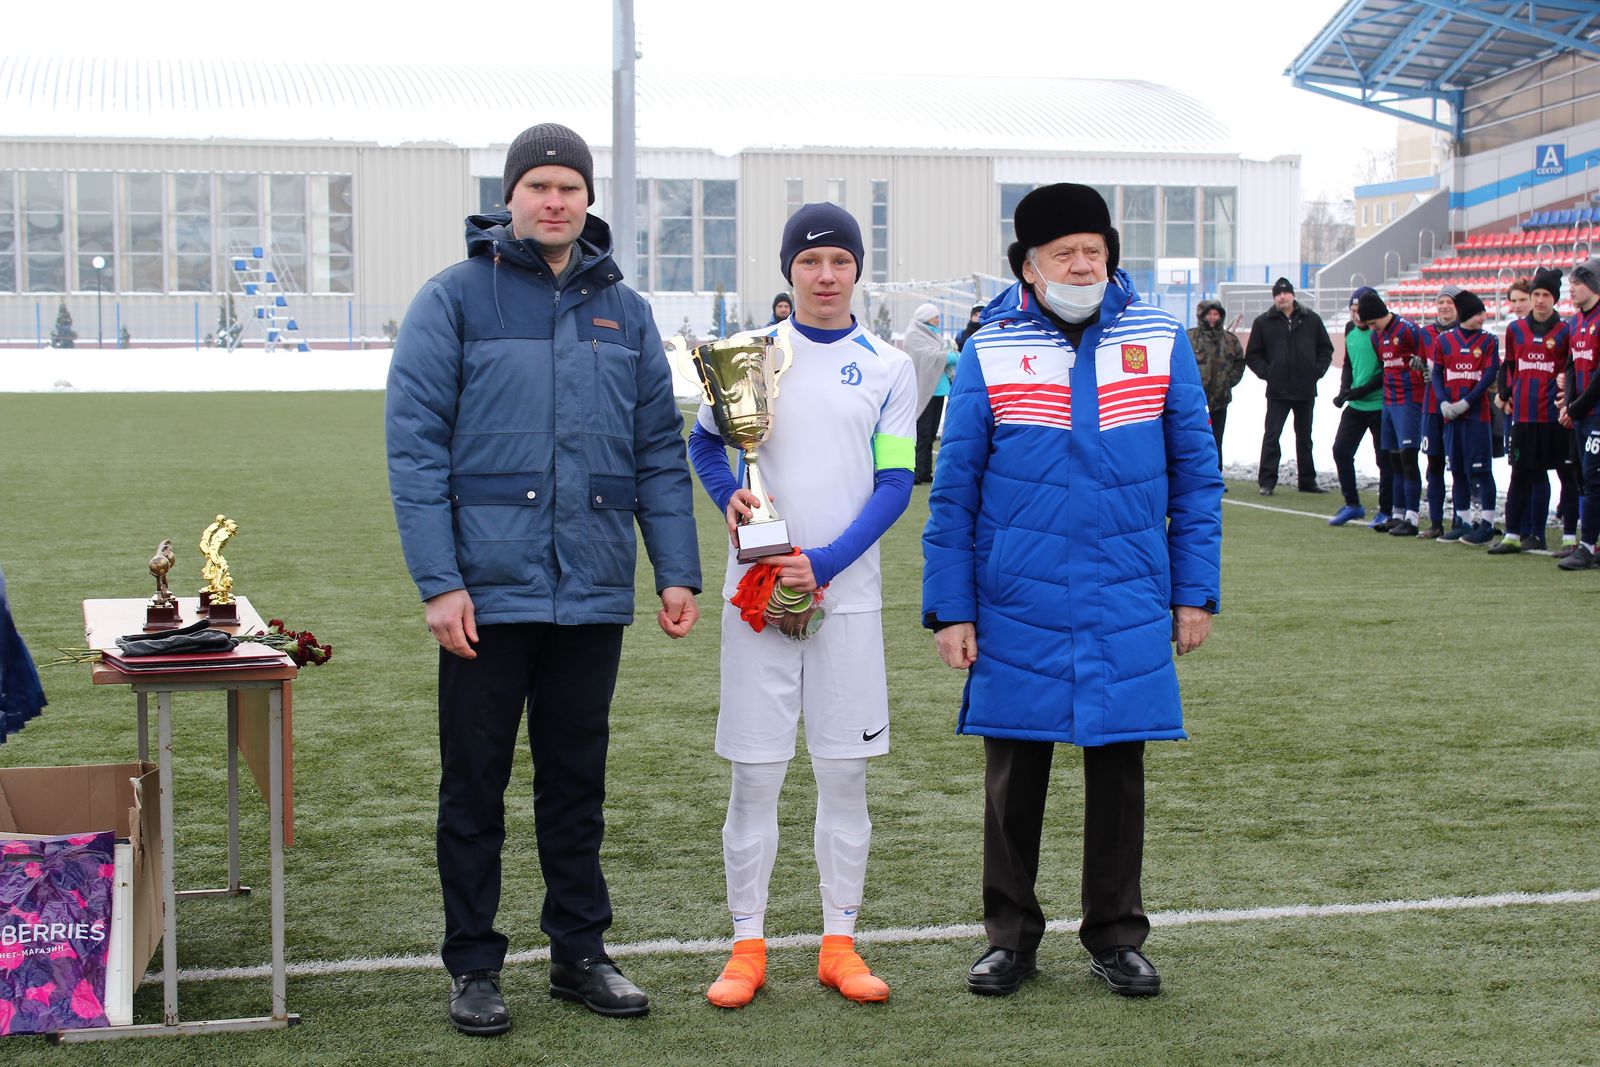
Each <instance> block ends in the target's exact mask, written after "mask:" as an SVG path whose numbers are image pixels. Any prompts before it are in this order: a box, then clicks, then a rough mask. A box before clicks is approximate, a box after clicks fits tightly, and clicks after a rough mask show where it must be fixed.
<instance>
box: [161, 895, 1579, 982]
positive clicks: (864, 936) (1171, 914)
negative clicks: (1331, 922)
mask: <svg viewBox="0 0 1600 1067" xmlns="http://www.w3.org/2000/svg"><path fill="white" fill-rule="evenodd" d="M1594 903H1600V889H1581V890H1579V889H1569V890H1563V891H1561V892H1556V893H1496V894H1493V895H1491V896H1479V897H1429V898H1428V899H1426V900H1375V901H1369V902H1366V903H1358V904H1294V905H1289V906H1287V907H1276V908H1216V909H1210V910H1205V911H1165V912H1157V913H1156V914H1154V915H1151V916H1150V925H1151V926H1161V927H1172V926H1200V925H1203V924H1207V923H1242V922H1268V921H1271V920H1273V919H1321V918H1337V917H1341V916H1345V915H1390V914H1394V913H1396V912H1404V911H1466V910H1475V909H1482V908H1508V907H1516V906H1518V905H1532V904H1544V905H1550V904H1594ZM1045 928H1046V929H1047V930H1049V931H1050V932H1052V933H1071V932H1072V931H1074V930H1076V929H1077V928H1078V920H1077V919H1055V920H1052V921H1051V922H1050V923H1048V924H1046V927H1045ZM983 936H984V935H983V926H982V925H981V924H978V923H961V924H955V925H950V926H901V927H895V928H890V929H885V930H862V931H860V932H859V933H857V934H856V940H857V941H860V942H862V943H864V944H876V945H888V944H907V943H911V942H921V941H965V940H971V939H974V938H981V937H983ZM730 944H731V939H729V938H725V937H720V938H702V939H700V940H697V941H679V940H678V939H677V938H663V939H660V940H655V941H635V942H632V943H630V944H626V945H612V946H610V947H609V951H610V953H611V955H612V956H616V957H622V956H705V955H713V954H720V953H723V952H726V951H728V946H729V945H730ZM821 944H822V937H821V935H819V934H789V935H787V936H784V937H769V938H767V946H768V947H769V948H817V947H819V946H820V945H821ZM549 958H550V950H549V949H547V948H535V949H528V950H526V951H524V952H514V953H512V954H511V955H509V956H507V957H506V963H508V964H518V963H540V962H543V961H546V960H548V959H549ZM443 966H444V965H443V964H442V963H441V962H440V961H439V957H438V955H437V954H432V953H430V954H429V955H426V956H365V957H356V958H353V959H345V960H307V961H306V962H304V963H291V964H289V967H288V973H289V975H290V977H293V978H311V977H317V976H320V975H329V974H360V973H371V972H374V971H433V970H441V969H443ZM271 975H272V968H271V967H270V966H269V965H267V964H261V965H259V966H255V967H218V968H205V967H196V968H190V969H188V970H181V971H179V972H178V980H179V981H182V982H223V981H234V980H238V979H259V978H268V977H270V976H271ZM144 980H145V981H146V982H151V983H154V982H159V981H160V980H161V974H160V972H159V971H151V972H150V973H149V974H147V975H145V978H144Z"/></svg>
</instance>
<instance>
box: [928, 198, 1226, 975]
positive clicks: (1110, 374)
mask: <svg viewBox="0 0 1600 1067" xmlns="http://www.w3.org/2000/svg"><path fill="white" fill-rule="evenodd" d="M1015 225H1016V233H1017V241H1016V243H1015V244H1013V245H1012V246H1011V249H1010V259H1011V266H1012V270H1013V272H1014V273H1015V274H1016V276H1017V278H1018V282H1017V284H1015V285H1013V286H1011V287H1010V288H1009V289H1007V290H1006V291H1005V292H1004V293H1002V294H1001V295H1000V296H998V297H996V298H995V299H994V300H993V301H992V302H991V303H990V304H989V306H988V309H987V310H986V311H985V312H984V317H983V322H984V325H983V327H982V328H981V329H980V330H979V331H978V332H977V333H975V334H973V335H972V337H971V338H970V339H969V340H968V341H967V343H966V346H965V348H964V350H963V351H962V354H961V361H960V364H959V366H958V368H957V371H956V381H955V387H954V388H953V389H952V390H951V393H950V400H949V405H948V408H947V411H946V414H945V426H944V440H943V445H942V448H941V452H940V457H939V465H938V469H937V472H936V473H935V475H934V482H933V488H932V491H931V493H930V494H929V516H928V525H927V528H926V530H925V531H924V533H923V555H924V560H925V563H924V569H923V621H924V624H925V625H926V626H927V627H929V628H930V629H933V630H934V631H935V636H936V641H937V644H938V648H939V655H940V658H942V659H943V660H944V662H945V663H946V664H948V665H949V666H951V667H954V668H957V669H961V670H966V671H968V672H969V674H968V679H967V685H966V690H965V694H964V697H963V700H962V707H961V714H960V720H959V726H958V730H959V732H961V733H964V734H977V735H979V736H981V737H983V739H984V759H985V776H984V796H985V809H984V810H985V813H984V860H983V871H984V873H983V910H984V928H985V931H986V932H987V934H988V938H989V947H988V948H987V950H985V952H984V953H983V955H982V956H980V957H979V959H978V961H977V962H976V963H975V964H974V965H973V966H972V968H971V969H970V970H969V971H968V975H967V985H968V988H969V989H970V990H971V991H972V992H974V993H980V994H991V995H993V994H1000V995H1004V994H1008V993H1011V992H1014V991H1015V990H1016V989H1017V988H1018V986H1019V985H1020V983H1021V982H1022V981H1023V980H1025V979H1026V978H1028V977H1030V976H1031V975H1032V974H1033V973H1034V969H1035V952H1036V949H1037V946H1038V944H1039V941H1040V939H1041V938H1042V936H1043V934H1044V930H1045V919H1044V915H1043V912H1042V910H1041V908H1040V906H1039V901H1038V897H1037V895H1036V893H1035V889H1034V879H1035V878H1036V876H1037V873H1038V869H1039V847H1040V837H1041V832H1042V829H1043V818H1044V803H1045V796H1046V793H1047V791H1048V788H1049V780H1050V764H1051V759H1052V755H1053V753H1054V748H1055V745H1056V744H1057V743H1067V744H1073V745H1077V746H1080V747H1081V748H1082V749H1083V759H1084V779H1085V793H1086V810H1085V825H1084V866H1083V901H1084V911H1083V921H1082V923H1081V925H1080V927H1079V931H1078V936H1079V939H1080V941H1082V943H1083V945H1084V947H1085V948H1087V949H1088V950H1089V952H1090V955H1091V963H1090V968H1091V970H1092V971H1093V972H1094V973H1095V974H1096V975H1098V976H1099V977H1101V978H1102V979H1104V980H1105V981H1106V982H1107V983H1108V984H1109V985H1110V986H1111V988H1112V989H1113V990H1114V991H1115V992H1117V993H1121V994H1124V995H1130V996H1141V995H1150V994H1153V993H1155V992H1157V991H1158V990H1159V989H1160V984H1161V979H1160V975H1159V974H1158V973H1157V971H1156V969H1155V967H1154V966H1153V965H1152V964H1151V963H1150V961H1149V960H1148V959H1147V958H1145V956H1144V955H1143V954H1142V953H1141V952H1140V951H1139V949H1140V946H1141V945H1142V944H1143V942H1144V940H1145V937H1146V935H1147V934H1148V933H1149V928H1150V924H1149V920H1148V919H1147V918H1146V917H1145V913H1144V909H1143V904H1142V900H1141V893H1140V870H1141V864H1142V861H1143V848H1144V762H1143V761H1144V743H1145V742H1146V741H1154V740H1167V739H1176V738H1182V737H1184V736H1185V734H1184V730H1183V712H1182V706H1181V703H1180V700H1179V695H1178V676H1177V672H1176V670H1175V669H1174V664H1173V646H1174V644H1176V648H1177V652H1178V654H1179V655H1184V654H1186V653H1189V652H1192V651H1193V650H1195V649H1196V648H1199V647H1200V645H1201V643H1202V642H1203V641H1204V640H1205V639H1206V636H1207V634H1208V633H1209V632H1210V627H1211V616H1212V615H1213V614H1214V613H1215V612H1216V611H1217V608H1218V602H1219V600H1220V597H1221V587H1220V577H1221V546H1222V506H1221V505H1222V477H1221V474H1220V472H1219V471H1218V470H1217V461H1216V443H1215V441H1214V439H1213V437H1212V434H1211V430H1210V427H1209V426H1208V424H1207V406H1206V395H1205V391H1204V389H1203V388H1202V387H1201V383H1200V372H1199V369H1198V368H1197V366H1196V363H1195V358H1194V353H1193V351H1192V350H1191V349H1190V347H1189V339H1188V337H1187V336H1186V335H1185V333H1184V331H1183V330H1182V328H1181V327H1180V325H1179V324H1178V321H1177V320H1176V319H1174V318H1173V317H1172V316H1171V315H1169V314H1168V313H1167V312H1165V311H1163V310H1161V309H1160V308H1157V307H1155V306H1153V305H1151V304H1148V303H1145V302H1144V301H1142V300H1140V299H1139V298H1138V294H1137V293H1135V292H1134V290H1133V285H1132V282H1131V281H1130V280H1129V278H1128V275H1127V274H1126V273H1125V272H1123V271H1120V270H1118V269H1117V257H1118V250H1119V247H1118V246H1119V242H1118V237H1117V231H1116V230H1115V229H1113V228H1112V226H1111V218H1110V212H1109V211H1108V209H1107V208H1106V205H1105V201H1104V200H1103V199H1101V197H1100V194H1099V193H1097V192H1096V191H1095V190H1094V189H1092V188H1090V187H1088V186H1083V185H1073V184H1061V185H1051V186H1045V187H1043V188H1041V189H1036V190H1034V191H1033V192H1031V193H1029V194H1028V195H1027V196H1026V197H1024V198H1023V199H1022V202H1021V203H1020V204H1018V205H1017V210H1016V215H1015Z"/></svg>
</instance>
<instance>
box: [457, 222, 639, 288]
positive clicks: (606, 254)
mask: <svg viewBox="0 0 1600 1067" xmlns="http://www.w3.org/2000/svg"><path fill="white" fill-rule="evenodd" d="M578 247H579V249H580V250H581V251H582V252H583V268H584V269H585V270H588V269H589V268H590V266H591V265H592V264H593V263H594V262H597V261H599V260H602V259H604V260H606V261H608V262H611V270H612V272H613V273H615V274H616V275H617V278H618V279H621V277H622V272H621V271H619V270H617V269H616V264H615V262H614V261H611V249H612V244H611V227H610V225H608V224H607V223H606V222H605V220H604V219H600V218H596V217H595V216H594V215H592V214H591V215H588V216H586V217H585V219H584V223H583V232H582V233H581V234H579V235H578ZM496 252H498V253H499V254H500V258H501V259H503V260H506V261H508V262H511V263H515V264H516V265H518V266H521V267H533V266H537V265H539V264H541V263H543V262H544V259H543V257H542V256H540V255H539V249H538V247H537V246H535V245H534V244H533V243H532V242H531V241H526V240H524V239H522V238H520V237H517V236H515V235H514V234H512V232H511V212H509V211H491V212H488V213H486V214H482V215H468V216H467V258H468V259H471V258H472V257H473V256H492V255H494V254H495V253H496Z"/></svg>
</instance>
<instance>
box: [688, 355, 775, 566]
mask: <svg viewBox="0 0 1600 1067" xmlns="http://www.w3.org/2000/svg"><path fill="white" fill-rule="evenodd" d="M693 358H694V369H695V373H696V374H698V375H699V376H700V388H701V389H702V390H703V391H704V393H705V401H706V404H707V405H709V406H710V408H711V414H712V417H713V418H715V419H716V422H717V432H718V433H720V434H721V435H722V439H723V440H724V441H726V442H728V444H730V445H732V446H733V447H735V448H737V449H738V450H739V451H740V452H741V453H743V454H744V487H745V488H746V489H748V490H750V491H751V492H752V493H754V494H755V495H756V498H757V499H758V500H759V501H760V503H759V504H757V505H756V507H755V508H754V510H752V511H751V512H750V516H749V518H747V519H745V520H744V521H743V522H742V523H741V524H740V526H739V529H738V531H737V532H736V533H735V534H734V543H735V545H736V547H737V548H738V560H739V562H740V563H754V562H755V561H756V560H758V559H761V558H763V557H765V556H786V555H788V554H789V553H790V552H792V551H794V546H793V545H792V544H790V543H789V524H788V523H786V522H784V521H783V520H782V519H780V518H779V517H778V511H777V509H776V508H774V507H773V506H772V498H771V497H770V496H768V495H767V489H766V485H765V484H764V483H763V482H762V479H761V468H760V466H759V465H758V456H757V452H758V450H759V449H760V448H761V446H762V445H763V444H765V443H766V440H767V438H769V437H771V436H772V413H773V405H774V404H775V403H776V402H777V399H778V379H779V378H780V377H781V376H782V375H783V372H784V371H786V370H788V369H789V364H790V362H792V361H793V359H794V353H793V352H791V351H790V350H789V347H788V345H787V344H784V343H783V342H782V341H780V340H779V339H778V338H776V337H761V336H752V335H748V334H746V335H741V336H738V337H730V338H728V339H727V340H724V341H713V342H711V343H710V344H705V345H701V346H700V347H699V348H696V349H695V350H694V353H693Z"/></svg>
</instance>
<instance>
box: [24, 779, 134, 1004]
mask: <svg viewBox="0 0 1600 1067" xmlns="http://www.w3.org/2000/svg"><path fill="white" fill-rule="evenodd" d="M102 830H113V831H115V832H116V835H117V838H118V839H119V840H121V839H124V838H126V839H128V841H129V843H130V844H131V845H132V873H133V878H132V899H133V938H132V941H131V943H130V946H129V947H130V956H129V958H128V959H127V960H126V961H125V964H126V970H125V972H124V973H125V974H126V975H127V976H128V978H129V979H131V985H134V986H136V985H138V983H139V979H140V977H142V976H143V975H144V972H145V970H146V969H147V968H148V967H149V966H150V959H151V957H152V956H154V955H155V951H156V947H157V946H158V945H160V944H161V936H162V931H163V930H164V928H165V927H164V923H163V920H162V908H161V784H160V780H159V772H158V771H157V769H156V765H155V764H154V763H108V764H96V765H91V766H85V767H10V768H0V837H3V836H5V835H7V834H19V835H20V834H41V835H46V836H67V835H70V834H82V833H89V832H91V831H94V832H99V831H102ZM119 866H120V865H119ZM121 880H122V879H121V878H120V877H119V879H118V881H119V882H121ZM108 980H109V975H108ZM130 988H131V987H130ZM108 1000H109V997H108ZM107 1006H108V1008H109V1007H110V1005H109V1004H108V1005H107ZM114 1021H115V1020H114Z"/></svg>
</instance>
